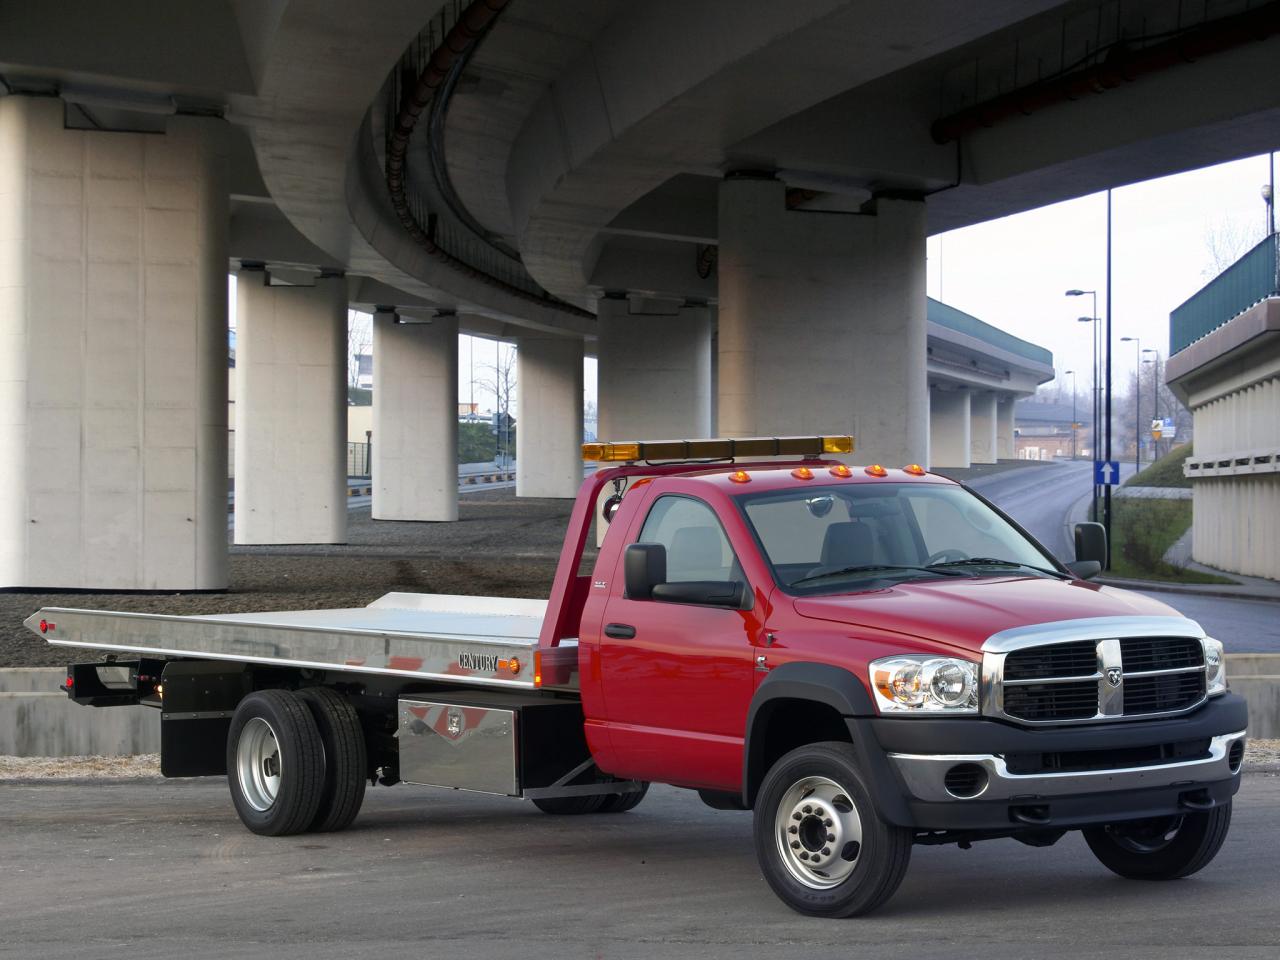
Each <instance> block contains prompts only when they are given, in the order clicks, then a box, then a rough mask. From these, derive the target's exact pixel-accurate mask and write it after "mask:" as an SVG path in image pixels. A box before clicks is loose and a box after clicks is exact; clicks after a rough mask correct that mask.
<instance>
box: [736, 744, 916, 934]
mask: <svg viewBox="0 0 1280 960" xmlns="http://www.w3.org/2000/svg"><path fill="white" fill-rule="evenodd" d="M754 832H755V845H756V856H757V858H758V859H759V862H760V869H761V871H762V872H763V873H764V878H765V880H766V881H767V882H768V884H769V886H770V887H772V888H773V892H774V893H776V894H777V895H778V896H779V897H780V898H781V899H782V901H783V902H784V903H785V904H786V905H787V906H789V907H791V909H793V910H795V911H797V912H798V913H804V914H808V915H810V916H816V917H853V916H858V915H859V914H864V913H869V912H870V911H872V910H874V909H875V908H876V907H878V906H880V905H881V904H882V903H884V902H885V901H886V900H888V899H889V897H891V896H893V893H894V891H895V890H897V889H898V885H899V884H900V883H901V882H902V878H903V876H904V875H905V874H906V871H907V864H908V863H910V861H911V840H912V837H911V831H910V830H908V829H906V828H904V827H895V826H893V825H892V824H889V823H887V822H886V821H885V820H884V819H883V818H882V817H881V816H880V813H879V811H878V810H877V809H876V806H875V802H874V801H873V800H872V799H871V793H870V791H869V790H868V789H867V787H866V782H865V780H864V777H863V774H862V771H861V770H860V769H859V767H858V764H857V759H856V755H855V753H854V750H853V746H852V744H848V743H839V742H829V743H815V744H810V745H808V746H803V747H799V748H797V749H795V750H792V751H791V752H790V753H788V754H786V755H785V756H783V757H782V759H780V760H779V761H778V762H777V763H775V764H774V766H773V768H772V769H771V770H770V771H769V772H768V774H766V775H765V778H764V782H763V783H762V784H761V786H760V794H759V796H758V797H757V798H756V805H755V824H754Z"/></svg>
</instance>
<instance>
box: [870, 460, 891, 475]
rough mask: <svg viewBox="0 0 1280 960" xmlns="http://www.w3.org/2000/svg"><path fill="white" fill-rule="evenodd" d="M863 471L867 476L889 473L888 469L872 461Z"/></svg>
mask: <svg viewBox="0 0 1280 960" xmlns="http://www.w3.org/2000/svg"><path fill="white" fill-rule="evenodd" d="M865 472H866V474H867V476H868V477H887V476H888V475H889V471H888V470H886V469H885V468H884V467H882V466H880V464H878V463H873V464H872V465H871V466H869V467H867V468H866V471H865Z"/></svg>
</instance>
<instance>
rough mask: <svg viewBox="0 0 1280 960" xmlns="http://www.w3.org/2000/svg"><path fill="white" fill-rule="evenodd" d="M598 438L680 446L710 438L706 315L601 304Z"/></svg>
mask: <svg viewBox="0 0 1280 960" xmlns="http://www.w3.org/2000/svg"><path fill="white" fill-rule="evenodd" d="M596 316H597V325H598V327H599V337H600V339H599V348H598V357H599V362H600V366H599V368H598V369H599V374H598V383H599V396H600V401H599V402H600V428H599V430H598V431H597V433H598V435H599V436H600V438H601V439H603V440H685V439H690V438H695V437H708V436H710V435H711V317H710V311H709V310H708V308H707V307H705V306H697V307H676V306H675V305H672V307H671V308H670V310H668V311H666V312H658V311H656V310H654V309H652V308H650V309H648V310H645V309H641V308H638V307H635V306H632V304H631V303H630V301H628V300H627V299H625V298H618V299H612V298H605V299H602V300H600V302H599V309H598V311H597V314H596Z"/></svg>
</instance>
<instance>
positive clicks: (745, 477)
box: [729, 470, 751, 483]
mask: <svg viewBox="0 0 1280 960" xmlns="http://www.w3.org/2000/svg"><path fill="white" fill-rule="evenodd" d="M729 479H730V480H732V481H733V482H734V483H750V482H751V474H749V473H747V471H745V470H735V471H733V473H731V474H729Z"/></svg>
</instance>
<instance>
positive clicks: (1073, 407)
mask: <svg viewBox="0 0 1280 960" xmlns="http://www.w3.org/2000/svg"><path fill="white" fill-rule="evenodd" d="M1062 375H1063V376H1064V377H1067V376H1069V377H1070V378H1071V459H1072V460H1074V459H1075V458H1076V372H1075V371H1074V370H1063V371H1062Z"/></svg>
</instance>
